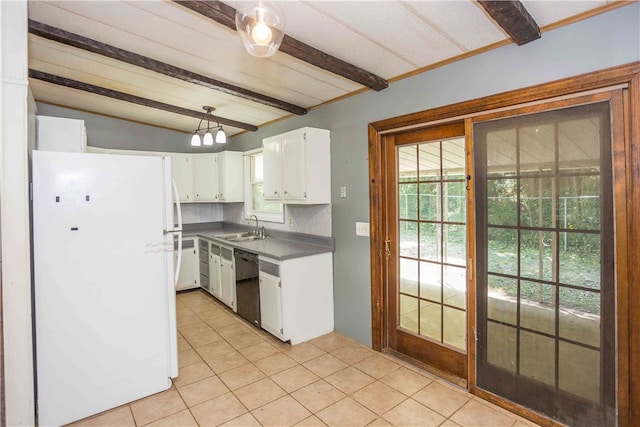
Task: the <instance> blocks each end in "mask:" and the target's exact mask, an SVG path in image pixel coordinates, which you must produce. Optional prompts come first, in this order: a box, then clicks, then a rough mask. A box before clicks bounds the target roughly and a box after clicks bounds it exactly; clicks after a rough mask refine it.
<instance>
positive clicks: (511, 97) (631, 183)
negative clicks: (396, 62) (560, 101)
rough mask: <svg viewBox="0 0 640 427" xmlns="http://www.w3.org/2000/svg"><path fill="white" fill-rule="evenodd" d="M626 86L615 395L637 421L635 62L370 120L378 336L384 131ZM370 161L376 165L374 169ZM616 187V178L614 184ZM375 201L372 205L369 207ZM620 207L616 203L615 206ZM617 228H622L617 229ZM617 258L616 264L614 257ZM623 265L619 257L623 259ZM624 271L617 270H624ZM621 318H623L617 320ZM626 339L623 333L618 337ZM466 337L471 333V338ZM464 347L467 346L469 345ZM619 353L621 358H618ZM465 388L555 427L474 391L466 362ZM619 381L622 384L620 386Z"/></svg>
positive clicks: (639, 92)
mask: <svg viewBox="0 0 640 427" xmlns="http://www.w3.org/2000/svg"><path fill="white" fill-rule="evenodd" d="M624 84H626V85H628V104H629V105H628V110H627V111H625V114H626V115H627V116H626V129H625V130H626V131H627V134H628V135H626V140H625V141H626V146H625V150H624V151H625V153H624V154H625V157H626V158H625V160H626V165H625V167H626V174H625V176H626V192H627V194H628V198H627V209H626V216H627V219H626V221H627V228H626V229H627V230H628V233H627V238H626V241H627V251H626V253H625V254H621V256H623V257H624V256H626V257H627V267H628V268H627V273H628V288H627V290H628V307H629V310H628V323H627V325H626V330H627V331H628V333H629V335H628V340H627V343H628V344H627V345H628V350H626V351H627V353H628V364H627V366H622V367H620V366H619V367H618V368H619V371H618V375H619V377H620V378H621V381H620V384H619V385H618V391H619V392H624V388H625V387H627V388H628V402H625V399H624V398H623V399H619V402H618V422H619V423H620V425H637V424H640V310H631V309H630V308H631V307H639V306H640V268H631V266H635V265H637V254H638V253H640V62H634V63H630V64H626V65H621V66H618V67H612V68H608V69H604V70H600V71H595V72H592V73H586V74H582V75H579V76H575V77H571V78H567V79H561V80H557V81H553V82H549V83H544V84H539V85H535V86H531V87H526V88H523V89H518V90H513V91H509V92H505V93H501V94H495V95H490V96H487V97H483V98H478V99H474V100H470V101H465V102H460V103H456V104H451V105H447V106H443V107H438V108H434V109H430V110H425V111H421V112H417V113H412V114H407V115H403V116H399V117H393V118H390V119H385V120H380V121H376V122H373V123H370V124H369V172H370V179H371V182H370V188H369V190H370V198H371V205H370V211H371V221H372V222H371V229H372V232H374V234H372V237H371V245H372V246H371V257H372V258H371V260H372V270H371V290H372V322H373V324H372V328H373V330H374V331H377V333H378V334H379V333H380V331H381V330H382V329H383V327H384V325H383V324H382V323H381V321H382V318H381V316H380V315H379V313H374V312H375V308H374V307H375V304H373V303H374V301H373V295H374V294H375V295H377V297H378V298H379V297H380V292H381V289H382V287H383V285H384V283H382V281H381V279H380V274H379V273H380V268H379V266H378V267H377V268H374V264H375V259H374V255H375V254H376V253H379V251H380V250H381V248H382V247H383V240H384V239H380V238H379V236H376V235H375V233H378V234H379V226H380V224H381V222H380V221H381V220H382V219H383V217H382V207H381V206H379V203H380V195H381V194H382V192H383V191H384V182H382V181H383V179H384V177H383V176H382V172H381V169H380V157H379V156H380V152H381V148H380V147H381V145H382V143H383V142H382V141H383V140H384V138H385V137H384V136H383V135H385V134H387V133H390V132H392V131H394V130H399V129H404V128H407V127H414V128H421V127H428V126H429V125H430V124H432V123H433V122H436V121H442V120H444V121H447V120H451V121H454V120H459V118H460V117H464V116H465V115H471V114H478V113H482V112H483V111H490V110H493V109H498V108H508V107H514V106H517V105H519V104H525V103H528V102H536V101H541V100H544V99H550V98H554V97H560V96H570V95H573V94H578V93H580V92H585V91H590V90H598V89H602V88H607V87H610V86H615V85H624ZM374 165H375V167H373V166H374ZM615 166H616V171H617V173H618V175H616V176H617V177H618V178H617V179H620V178H619V173H620V170H619V168H620V165H619V164H617V165H615ZM616 185H617V182H616ZM374 202H375V203H376V204H375V206H374ZM616 208H617V209H618V211H619V209H620V208H619V206H616ZM622 219H623V218H622V216H620V215H619V214H616V224H617V225H618V227H619V224H620V222H619V221H621V220H622ZM621 232H622V231H621ZM617 244H620V245H622V246H617V250H618V251H620V250H624V244H623V243H622V242H618V243H617ZM617 262H620V257H618V259H617ZM622 262H623V263H624V260H623V261H622ZM622 269H623V271H622V273H620V270H618V272H619V274H624V267H623V268H622ZM623 296H624V295H617V297H616V298H617V302H618V304H620V302H621V298H622V297H623ZM621 320H622V321H623V322H624V318H623V319H618V322H620V321H621ZM618 328H619V329H618V331H619V333H620V332H624V328H625V326H624V325H623V326H622V327H621V326H620V325H618ZM621 338H622V340H625V337H621ZM470 339H471V337H470ZM382 340H383V338H378V339H377V340H376V337H375V336H374V345H375V344H376V343H377V344H378V347H377V348H376V347H375V346H374V348H376V349H379V348H381V347H382V346H381V343H382ZM624 346H625V343H621V344H620V343H619V344H618V363H619V364H620V363H622V364H625V363H624V357H625V356H624V352H625V349H624ZM469 348H471V347H470V346H469ZM621 357H622V359H621ZM469 367H470V372H469V374H470V375H469V379H470V381H469V389H470V391H471V392H472V393H474V394H476V395H477V396H479V397H481V398H483V399H486V400H489V401H490V402H492V403H495V404H498V405H500V406H502V407H505V408H506V409H509V410H510V411H512V412H515V413H517V414H519V415H522V416H526V417H527V418H529V419H531V420H533V421H535V422H537V423H539V424H542V425H558V424H557V423H556V422H555V421H553V420H549V419H547V418H545V417H542V416H540V415H539V414H536V413H532V412H531V411H528V410H527V409H525V408H523V407H520V406H518V405H515V404H513V403H510V402H508V401H505V400H504V399H502V398H499V397H497V396H495V395H493V394H491V393H488V392H486V391H483V390H479V389H477V387H476V386H475V384H474V383H473V379H472V378H474V375H475V372H473V371H471V369H473V366H472V365H471V364H469ZM625 369H626V370H628V377H627V378H626V379H625V378H624V377H623V376H624V375H625ZM622 383H626V385H625V384H622Z"/></svg>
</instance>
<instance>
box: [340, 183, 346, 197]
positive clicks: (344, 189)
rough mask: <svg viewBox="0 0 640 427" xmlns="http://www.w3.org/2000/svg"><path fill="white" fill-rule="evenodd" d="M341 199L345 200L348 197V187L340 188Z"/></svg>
mask: <svg viewBox="0 0 640 427" xmlns="http://www.w3.org/2000/svg"><path fill="white" fill-rule="evenodd" d="M340 197H341V198H343V199H345V198H346V197H347V187H346V186H345V185H343V186H342V187H340Z"/></svg>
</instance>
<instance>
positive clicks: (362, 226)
mask: <svg viewBox="0 0 640 427" xmlns="http://www.w3.org/2000/svg"><path fill="white" fill-rule="evenodd" d="M356 236H369V223H368V222H356Z"/></svg>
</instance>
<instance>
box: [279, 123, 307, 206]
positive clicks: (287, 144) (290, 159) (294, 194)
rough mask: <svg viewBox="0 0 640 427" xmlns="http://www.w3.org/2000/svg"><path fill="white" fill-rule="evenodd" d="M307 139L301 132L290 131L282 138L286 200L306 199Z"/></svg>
mask: <svg viewBox="0 0 640 427" xmlns="http://www.w3.org/2000/svg"><path fill="white" fill-rule="evenodd" d="M304 150H305V140H304V134H303V133H301V132H289V133H287V134H285V135H283V139H282V156H281V158H282V166H283V167H282V192H283V198H284V200H285V201H286V200H304V199H305V198H306V197H307V194H306V190H307V188H306V182H307V176H306V172H307V168H306V157H305V152H304Z"/></svg>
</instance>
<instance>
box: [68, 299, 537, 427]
mask: <svg viewBox="0 0 640 427" xmlns="http://www.w3.org/2000/svg"><path fill="white" fill-rule="evenodd" d="M178 331H179V338H178V346H179V356H178V359H179V365H180V375H179V377H178V378H176V379H175V380H174V382H173V386H172V387H171V389H169V390H167V391H165V392H162V393H158V394H155V395H153V396H150V397H147V398H144V399H141V400H138V401H135V402H132V403H130V404H127V405H123V406H120V407H118V408H115V409H112V410H110V411H107V412H104V413H102V414H98V415H96V416H94V417H91V418H87V419H85V420H81V421H79V422H77V423H75V424H74V425H78V426H80V425H84V426H89V425H91V426H98V425H104V426H107V425H109V426H144V425H154V426H155V425H157V426H197V425H200V426H218V425H225V426H292V425H299V426H324V425H327V426H366V425H371V426H383V425H395V426H510V427H516V426H517V427H523V426H533V425H535V424H533V423H531V422H530V421H527V420H525V419H523V418H521V417H519V416H517V415H515V414H513V413H511V412H508V411H506V410H504V409H502V408H499V407H496V406H494V405H492V404H490V403H489V402H486V401H484V400H482V399H479V398H477V397H475V396H473V395H471V394H469V393H467V392H466V391H465V390H463V389H460V388H458V387H455V386H453V385H451V384H449V383H447V382H446V381H443V380H441V379H438V378H436V377H434V376H432V375H430V374H429V373H427V372H425V371H422V370H419V369H417V368H415V367H413V366H411V365H409V364H406V363H404V362H402V361H400V360H398V359H395V358H392V357H390V356H388V355H385V354H382V353H379V352H376V351H373V350H371V349H370V348H368V347H366V346H364V345H362V344H359V343H358V342H356V341H353V340H351V339H349V338H347V337H345V336H343V335H341V334H339V333H335V332H333V333H330V334H327V335H324V336H322V337H319V338H316V339H314V340H311V341H308V342H306V343H302V344H298V345H296V346H291V345H289V344H286V343H282V342H280V341H279V340H277V339H276V338H274V337H272V336H271V335H270V334H268V333H266V332H264V331H262V330H259V329H256V328H255V327H253V326H251V325H249V324H247V323H246V322H244V320H243V319H241V318H239V317H238V316H236V315H235V314H233V313H232V312H230V311H229V310H228V309H226V308H225V307H224V306H222V305H221V304H220V303H218V302H217V301H215V300H214V299H213V298H211V297H210V296H208V295H206V294H205V293H204V292H203V291H194V292H186V293H181V294H179V295H178Z"/></svg>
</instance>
